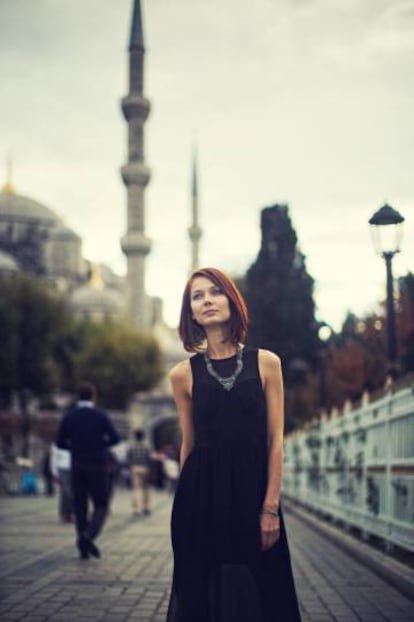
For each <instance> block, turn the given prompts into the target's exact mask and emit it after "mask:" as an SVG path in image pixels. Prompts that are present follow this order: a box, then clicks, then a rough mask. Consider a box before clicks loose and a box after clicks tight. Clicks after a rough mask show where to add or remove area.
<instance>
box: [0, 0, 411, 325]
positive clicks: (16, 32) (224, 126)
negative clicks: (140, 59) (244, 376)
mask: <svg viewBox="0 0 414 622" xmlns="http://www.w3.org/2000/svg"><path fill="white" fill-rule="evenodd" d="M132 4H133V0H70V1H68V0H0V79H1V82H0V84H1V98H0V158H1V161H0V163H1V169H0V175H1V176H2V177H3V178H4V177H5V165H4V164H3V163H5V161H6V157H7V154H8V153H9V152H10V153H11V154H12V157H13V162H14V173H13V181H14V183H15V185H16V189H17V191H18V192H19V193H20V194H23V195H26V196H30V197H31V198H33V199H36V200H38V201H40V202H43V203H45V204H46V205H47V206H48V207H50V208H51V209H53V210H54V211H56V212H57V213H58V214H59V215H61V216H63V217H64V219H65V220H66V222H67V224H68V225H69V226H71V227H72V228H73V229H75V230H76V231H77V232H78V233H79V234H80V235H81V236H82V238H83V241H84V248H83V250H84V254H85V256H86V257H88V258H89V259H92V260H96V261H102V262H105V263H107V264H108V265H110V266H111V267H112V268H113V269H114V270H116V271H118V272H120V273H123V272H124V271H125V259H124V257H123V255H122V253H121V251H120V246H119V238H120V237H121V235H122V234H123V233H124V232H125V228H126V192H125V188H124V186H123V184H122V182H121V179H120V175H119V167H120V166H121V165H122V164H123V163H124V162H125V159H126V124H125V122H124V121H123V118H122V114H121V112H120V107H119V100H120V98H121V97H122V96H123V95H125V94H126V93H127V41H128V36H129V27H130V19H131V11H132ZM142 4H143V17H144V24H145V39H146V76H145V94H146V96H147V97H148V98H149V99H150V100H151V103H152V112H151V115H150V118H149V120H148V121H147V123H146V126H145V132H146V161H147V163H148V165H149V166H150V167H151V169H152V172H153V176H152V180H151V182H150V185H149V186H148V189H147V192H146V222H147V234H148V235H149V236H150V237H151V238H152V239H153V250H152V252H151V254H150V255H149V257H148V260H147V267H148V269H147V274H148V278H147V289H148V291H149V293H151V294H154V295H159V296H161V297H163V298H164V300H165V312H166V317H167V320H168V321H169V322H170V323H172V324H175V323H176V321H177V315H178V306H179V300H180V297H181V291H182V288H183V285H184V282H185V278H186V275H187V271H188V267H189V261H190V248H189V241H188V237H187V228H188V226H189V218H190V177H191V148H192V143H193V142H194V141H196V142H197V145H198V153H199V187H200V208H201V222H202V226H203V232H204V233H203V240H202V251H201V261H202V263H203V264H204V265H215V266H218V267H221V268H222V269H224V270H226V271H228V272H230V273H233V274H237V273H239V274H242V273H243V272H244V271H245V270H246V269H247V268H248V266H249V265H250V264H251V263H252V262H253V261H254V259H255V257H256V254H257V251H258V248H259V244H260V229H259V222H260V210H261V209H262V208H263V207H265V206H268V205H272V204H274V203H278V202H284V203H288V204H289V210H290V216H291V218H292V222H293V225H294V227H295V229H296V232H297V234H298V238H299V243H300V247H301V250H302V251H303V253H304V254H305V255H306V257H307V268H308V271H309V272H310V274H311V275H312V276H313V277H314V279H315V281H316V288H315V298H316V303H317V307H318V316H319V317H320V318H321V319H324V320H326V321H328V322H330V323H332V324H333V325H334V326H339V324H340V322H341V320H342V319H343V318H344V315H345V313H346V311H347V309H351V310H353V311H355V312H357V313H363V312H365V311H369V310H371V309H373V308H375V305H376V304H377V303H378V301H379V300H380V298H381V297H382V296H383V292H384V289H385V268H384V262H383V260H381V259H380V258H378V257H377V256H376V255H375V254H374V251H373V248H372V245H371V240H370V234H369V227H368V224H367V221H368V219H369V217H370V216H371V215H372V214H373V212H374V211H376V210H377V209H378V208H379V207H380V206H381V205H382V204H383V203H384V202H385V201H388V202H389V203H391V205H393V206H394V207H395V208H396V209H398V210H399V211H400V212H401V213H402V214H403V215H404V216H405V218H406V223H405V237H404V244H403V252H402V253H401V254H400V255H399V256H398V257H397V258H396V260H395V272H396V274H397V275H398V274H405V273H406V272H407V271H408V270H409V269H411V270H413V269H414V218H413V215H414V207H413V206H414V114H413V110H414V72H413V66H414V0H363V1H361V0H254V1H253V0H250V1H249V0H143V1H142ZM0 182H1V183H3V182H2V181H1V178H0Z"/></svg>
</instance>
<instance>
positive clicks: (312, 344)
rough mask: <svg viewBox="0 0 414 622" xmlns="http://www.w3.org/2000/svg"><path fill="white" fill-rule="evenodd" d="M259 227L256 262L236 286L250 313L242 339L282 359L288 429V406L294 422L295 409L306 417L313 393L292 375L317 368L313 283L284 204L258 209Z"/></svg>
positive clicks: (307, 377)
mask: <svg viewBox="0 0 414 622" xmlns="http://www.w3.org/2000/svg"><path fill="white" fill-rule="evenodd" d="M261 229H262V242H261V247H260V250H259V253H258V256H257V259H256V261H255V262H254V263H253V264H252V265H251V266H250V268H249V269H248V271H247V274H246V276H245V279H244V282H242V290H243V293H244V295H245V297H246V301H247V304H248V307H249V312H250V328H249V335H248V340H249V343H250V344H252V345H254V346H256V347H262V348H267V349H269V350H272V351H273V352H276V353H277V354H278V355H279V356H280V358H281V360H282V365H283V370H284V378H285V386H286V389H287V399H286V408H287V427H288V428H289V426H290V425H291V424H292V421H293V411H292V413H290V412H289V409H290V405H293V404H296V407H295V411H297V412H296V414H295V419H296V420H297V417H298V414H297V413H298V412H299V411H300V412H301V415H302V419H306V418H308V417H309V416H310V415H311V413H312V411H313V409H314V406H315V396H314V395H313V393H314V391H313V390H310V387H307V388H306V389H305V388H304V385H306V384H307V383H308V381H310V376H309V374H306V373H304V374H302V376H303V377H301V378H300V379H299V380H300V382H298V378H297V374H296V371H295V369H297V368H298V366H299V363H300V364H301V366H302V368H303V369H304V368H307V369H309V370H313V371H316V369H317V366H318V347H319V340H318V336H317V327H318V324H317V322H316V321H315V315H314V312H315V304H314V301H313V279H312V278H311V276H310V275H309V274H308V273H307V271H306V267H305V257H304V256H303V254H302V253H301V252H300V251H299V250H298V248H297V235H296V232H295V230H294V229H293V226H292V223H291V221H290V218H289V213H288V208H287V206H285V205H274V206H272V207H267V208H265V209H264V210H262V215H261ZM313 384H314V383H313ZM299 385H300V386H299ZM290 390H291V391H294V390H296V391H297V392H298V394H299V393H300V394H301V396H302V397H301V399H300V400H299V401H298V400H297V399H293V396H290V395H289V391H290ZM303 396H306V399H305V397H303ZM299 402H300V407H298V406H297V405H298V404H299ZM292 408H293V406H292Z"/></svg>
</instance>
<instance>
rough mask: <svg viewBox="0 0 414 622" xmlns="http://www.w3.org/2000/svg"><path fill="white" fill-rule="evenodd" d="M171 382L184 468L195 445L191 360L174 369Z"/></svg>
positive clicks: (181, 459)
mask: <svg viewBox="0 0 414 622" xmlns="http://www.w3.org/2000/svg"><path fill="white" fill-rule="evenodd" d="M170 381H171V386H172V390H173V395H174V400H175V404H176V407H177V414H178V419H179V422H180V428H181V435H182V443H181V451H180V467H181V468H182V467H183V466H184V462H185V461H186V459H187V457H188V455H189V453H190V452H191V450H192V449H193V445H194V429H193V404H192V399H191V393H192V374H191V365H190V361H189V360H185V361H182V362H181V363H178V365H176V366H175V367H173V369H172V370H171V371H170Z"/></svg>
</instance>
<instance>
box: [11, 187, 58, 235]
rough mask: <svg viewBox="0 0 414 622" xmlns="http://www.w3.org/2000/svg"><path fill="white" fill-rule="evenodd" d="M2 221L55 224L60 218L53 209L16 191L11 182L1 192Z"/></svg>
mask: <svg viewBox="0 0 414 622" xmlns="http://www.w3.org/2000/svg"><path fill="white" fill-rule="evenodd" d="M0 221H10V222H16V221H17V222H24V223H38V224H43V225H49V226H53V225H56V224H57V223H59V222H60V219H59V218H58V216H57V215H56V214H54V212H52V210H51V209H49V208H48V207H46V206H45V205H43V204H42V203H38V202H37V201H34V200H33V199H29V198H28V197H24V196H21V195H19V194H15V193H14V189H13V187H12V186H11V185H10V184H6V185H5V186H4V188H3V191H2V192H0Z"/></svg>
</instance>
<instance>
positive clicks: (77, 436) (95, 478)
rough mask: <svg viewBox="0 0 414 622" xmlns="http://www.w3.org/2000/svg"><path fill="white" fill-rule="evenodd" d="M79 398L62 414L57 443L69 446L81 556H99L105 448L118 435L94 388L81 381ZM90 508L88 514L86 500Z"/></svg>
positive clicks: (105, 505) (104, 502)
mask: <svg viewBox="0 0 414 622" xmlns="http://www.w3.org/2000/svg"><path fill="white" fill-rule="evenodd" d="M77 396H78V401H77V403H76V405H75V406H74V407H72V408H70V409H69V410H68V412H67V413H66V415H65V416H64V418H63V420H62V422H61V424H60V427H59V431H58V435H57V441H56V445H57V447H59V448H60V449H69V450H70V454H71V473H72V494H73V509H74V514H75V521H76V533H77V541H76V545H77V548H78V550H79V555H80V558H81V559H88V557H89V556H90V555H92V556H94V557H100V550H99V549H98V547H97V546H96V544H95V543H94V539H95V538H96V537H97V536H98V535H99V533H100V532H101V530H102V527H103V525H104V522H105V518H106V516H107V512H108V482H107V449H108V447H109V446H111V445H115V444H116V443H118V442H119V436H118V434H117V432H116V430H115V428H114V426H113V424H112V422H111V419H110V418H109V415H108V414H107V413H106V412H105V411H103V410H100V409H98V408H97V407H96V406H95V402H96V398H97V393H96V388H95V386H94V385H93V384H91V383H90V382H82V383H81V384H80V385H79V387H78V391H77ZM89 501H92V506H93V511H92V514H91V516H90V517H89V514H88V503H89Z"/></svg>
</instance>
